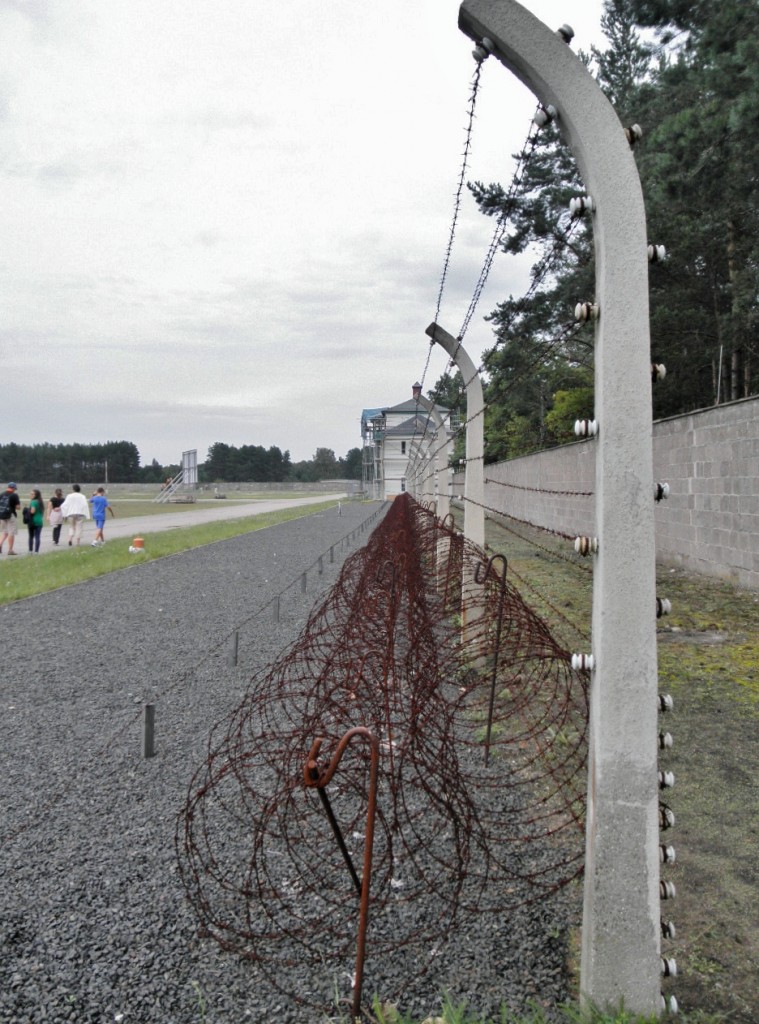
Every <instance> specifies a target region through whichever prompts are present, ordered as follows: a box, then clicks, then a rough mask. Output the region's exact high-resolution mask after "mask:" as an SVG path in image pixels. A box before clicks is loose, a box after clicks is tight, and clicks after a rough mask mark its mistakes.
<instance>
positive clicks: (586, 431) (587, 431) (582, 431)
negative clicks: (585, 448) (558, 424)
mask: <svg viewBox="0 0 759 1024" xmlns="http://www.w3.org/2000/svg"><path fill="white" fill-rule="evenodd" d="M597 434H598V423H596V421H595V420H575V435H576V436H577V437H595V436H596V435H597Z"/></svg>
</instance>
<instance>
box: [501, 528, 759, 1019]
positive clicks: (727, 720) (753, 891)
mask: <svg viewBox="0 0 759 1024" xmlns="http://www.w3.org/2000/svg"><path fill="white" fill-rule="evenodd" d="M486 539H487V544H488V546H489V547H490V548H491V549H492V550H493V551H499V552H501V553H503V554H505V555H506V556H507V559H508V563H509V578H510V579H511V580H512V582H514V583H515V584H516V585H517V586H518V588H519V589H520V591H521V593H522V595H523V597H524V598H525V600H526V601H527V603H528V604H529V605H531V606H532V607H533V608H534V609H535V610H536V611H537V612H538V613H539V614H541V615H542V616H543V617H544V618H545V619H547V620H548V621H549V622H550V623H551V626H552V629H553V630H554V632H555V633H556V635H557V636H558V637H559V638H560V639H561V641H562V642H563V643H565V644H566V646H567V647H568V648H569V649H571V650H578V649H579V650H583V649H586V648H585V647H583V646H579V647H578V644H580V643H581V642H582V641H583V640H584V641H585V642H586V643H587V640H588V638H589V634H590V604H591V592H592V569H591V565H590V563H589V561H588V560H582V559H580V558H579V557H578V556H575V554H574V552H573V551H572V550H571V544H570V543H569V542H567V541H564V540H560V539H559V538H556V537H552V536H551V535H547V534H545V533H540V532H538V531H533V530H531V529H529V528H526V527H523V526H521V525H519V526H515V527H514V528H513V529H512V528H508V529H507V528H504V526H503V525H498V524H496V523H494V522H488V524H487V530H486ZM657 596H659V597H662V598H668V599H669V600H670V601H671V603H672V612H671V614H670V615H669V616H668V617H666V618H665V619H661V620H659V626H658V639H659V691H660V693H669V694H671V695H672V697H673V699H674V710H673V711H672V713H670V714H668V715H666V716H662V719H661V728H662V730H664V731H668V732H670V733H671V734H672V737H673V739H674V746H673V748H672V749H671V750H668V751H664V752H662V757H661V767H663V768H664V767H666V768H667V769H668V770H670V771H672V772H674V774H675V779H676V783H675V787H674V788H673V789H672V790H670V791H667V800H666V802H667V804H668V806H669V807H671V809H672V811H673V812H674V814H675V818H676V822H675V826H674V827H673V828H672V829H671V830H668V831H667V832H666V833H664V832H663V833H662V842H667V843H670V844H671V845H672V846H674V848H675V851H676V855H677V860H676V863H675V864H674V865H671V866H669V865H668V866H665V867H664V868H663V869H662V878H666V879H668V880H671V881H673V882H674V883H675V886H676V889H677V896H676V898H675V899H674V900H673V901H672V902H669V901H667V902H666V903H662V914H663V916H664V917H666V918H667V919H668V920H672V921H673V922H674V924H675V926H676V936H675V938H674V939H673V940H663V942H662V953H663V955H665V956H667V957H674V958H675V959H676V961H677V967H678V976H677V978H675V979H672V980H670V981H668V982H667V983H666V985H663V988H666V991H667V992H669V993H673V994H674V995H675V996H676V998H677V1000H678V1003H679V1005H680V1009H681V1011H682V1014H683V1015H684V1016H685V1017H686V1019H687V1021H688V1024H696V1022H699V1024H701V1022H702V1024H707V1022H708V1024H718V1022H719V1024H722V1022H724V1024H756V1022H757V1021H759V857H758V856H757V853H758V850H757V846H758V840H759V735H758V731H757V730H758V727H759V594H757V593H754V592H750V591H742V590H739V589H737V588H734V587H732V586H731V585H729V584H725V583H721V582H719V581H715V580H710V579H707V578H705V577H701V576H695V575H693V574H689V573H685V572H683V571H681V570H673V569H669V568H667V567H664V566H661V567H659V570H658V573H657ZM665 762H666V763H665Z"/></svg>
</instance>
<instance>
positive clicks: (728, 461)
mask: <svg viewBox="0 0 759 1024" xmlns="http://www.w3.org/2000/svg"><path fill="white" fill-rule="evenodd" d="M653 456H654V480H655V481H658V482H661V483H668V484H669V486H670V497H669V498H668V499H666V500H664V501H661V502H659V503H658V504H657V506H656V513H655V519H656V552H657V558H658V559H659V561H661V562H663V563H665V564H668V565H677V566H681V567H682V568H685V569H690V570H692V571H694V572H698V573H703V574H704V575H707V576H715V577H719V578H721V579H726V580H730V581H732V582H734V583H737V584H739V585H740V586H743V587H748V588H751V589H757V590H759V398H748V399H744V400H742V401H739V402H730V403H727V404H725V405H719V406H714V407H713V408H711V409H703V410H699V411H697V412H693V413H688V414H686V415H684V416H673V417H670V418H669V419H665V420H659V421H657V422H656V423H654V427H653ZM594 489H595V442H594V441H592V440H591V441H579V442H577V443H575V444H569V445H564V446H563V447H561V448H553V449H551V450H550V451H545V452H539V453H537V454H535V455H527V456H524V457H523V458H520V459H512V460H509V461H508V462H499V463H496V464H494V465H491V466H486V467H485V504H486V505H487V507H488V508H489V509H492V510H495V511H498V512H503V513H505V514H506V515H509V516H512V517H513V518H515V519H517V520H522V521H524V522H529V523H533V524H535V525H537V526H540V527H543V528H544V529H548V530H553V531H555V532H557V533H566V534H571V535H572V536H574V535H585V536H593V535H594V532H595V527H594V519H595V515H594V498H593V496H592V495H593V491H594ZM456 490H457V491H458V490H459V488H458V487H457V488H456ZM652 500H653V495H652Z"/></svg>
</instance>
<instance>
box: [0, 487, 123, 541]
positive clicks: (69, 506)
mask: <svg viewBox="0 0 759 1024" xmlns="http://www.w3.org/2000/svg"><path fill="white" fill-rule="evenodd" d="M90 505H92V518H93V519H94V521H95V539H94V540H93V542H92V546H93V547H99V546H100V545H101V544H104V543H105V537H104V535H103V531H104V529H105V517H106V512H110V513H111V515H112V516H114V515H115V514H116V513H115V512H114V511H113V508H112V506H111V505H110V503H109V501H108V498H107V497H106V493H105V488H103V487H98V489H97V490H96V491H95V493H94V494H93V495H92V497H91V498H90V499H89V502H88V501H87V498H85V496H84V495H83V494H82V489H81V487H80V486H79V484H74V486H73V488H72V490H71V493H70V494H67V495H66V497H65V498H64V496H63V491H62V490H61V489H60V487H57V488H56V489H55V494H54V495H53V496H52V498H50V499H49V501H48V503H47V509H45V503H44V501H43V498H42V494H41V493H40V491H39V489H38V488H36V487H33V488H32V490H31V492H30V495H29V504H28V505H25V506H24V508H23V510H22V521H23V522H24V523H25V524H26V527H27V530H28V532H29V552H30V554H39V550H40V542H41V540H42V527H43V526H44V522H45V515H47V521H48V522H49V523H50V525H51V526H52V528H53V544H55V545H58V544H59V543H60V539H61V530H62V529H63V521H64V520H67V521H68V526H69V547H73V546H75V545H76V546H77V547H78V546H79V545H80V544H81V541H82V529H83V526H84V521H85V519H89V518H90ZM20 507H21V498H19V496H18V485H17V484H15V483H14V482H13V481H11V482H10V483H9V484H8V486H7V487H6V489H5V491H4V492H2V493H1V494H0V555H1V554H2V553H3V545H4V544H5V542H6V540H7V542H8V554H9V555H15V554H17V552H16V551H14V550H13V547H14V544H15V540H16V536H17V534H18V514H19V509H20Z"/></svg>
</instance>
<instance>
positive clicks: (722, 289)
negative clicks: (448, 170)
mask: <svg viewBox="0 0 759 1024" xmlns="http://www.w3.org/2000/svg"><path fill="white" fill-rule="evenodd" d="M601 27H602V29H603V32H604V35H605V37H606V39H607V40H608V46H607V47H606V48H595V47H594V48H592V49H591V52H590V53H586V54H583V53H580V57H581V59H583V60H584V61H585V63H586V64H587V66H588V67H589V69H590V70H591V72H592V73H593V74H594V75H595V77H596V79H597V81H598V82H599V84H600V86H601V88H602V89H603V90H604V92H605V94H606V96H607V97H608V98H609V100H610V101H611V102H612V104H613V105H614V107H615V109H616V111H617V113H618V115H619V117H620V120H621V122H622V124H623V125H625V126H631V125H633V124H639V125H640V126H641V127H642V129H643V135H642V137H641V138H640V139H639V140H638V141H637V142H636V144H635V147H634V153H635V158H636V161H637V165H638V170H639V173H640V178H641V184H642V187H643V193H644V198H645V203H646V213H647V221H648V236H649V240H650V241H651V242H652V243H654V244H656V245H663V246H664V247H665V248H666V250H667V257H666V259H665V260H664V262H662V263H660V264H658V265H656V266H653V265H652V268H651V274H650V300H651V311H650V316H651V339H652V350H651V358H652V362H655V363H663V364H664V365H665V367H666V371H667V372H666V377H665V379H664V380H663V381H661V382H660V383H657V385H656V387H655V388H654V393H653V403H654V415H655V417H657V418H660V417H663V416H670V415H676V414H680V413H684V412H688V411H690V410H693V409H697V408H702V407H707V406H711V405H714V404H718V403H721V402H724V401H729V400H735V399H739V398H746V397H749V396H751V395H755V394H757V393H759V343H758V341H757V321H758V320H759V202H758V201H757V200H759V195H757V192H758V191H759V132H758V131H757V128H758V127H759V71H758V70H757V69H759V4H757V3H756V2H754V0H751V2H749V0H723V2H721V3H720V4H712V3H709V2H707V0H606V2H605V4H604V13H603V18H602V22H601ZM469 190H470V192H471V194H472V195H473V197H474V199H475V201H476V203H477V206H478V208H479V210H480V211H481V212H482V213H483V214H484V215H485V216H489V217H495V218H503V223H504V224H506V230H505V233H504V235H503V239H502V245H501V248H502V250H503V251H504V252H506V253H512V254H517V253H522V252H524V251H526V250H530V251H536V252H537V254H538V258H537V261H536V263H535V265H534V267H533V281H532V284H533V287H531V288H530V290H529V291H528V292H527V294H526V295H525V296H518V297H515V296H509V297H508V298H504V300H503V301H502V302H501V303H499V304H498V306H497V308H496V309H495V310H493V311H491V312H490V314H489V315H488V316H487V317H486V319H487V320H488V321H489V322H490V323H491V324H492V326H493V333H494V343H493V345H492V347H491V348H490V350H489V351H488V352H487V353H486V354H485V356H484V367H485V381H486V389H485V390H486V402H487V414H486V420H485V430H486V441H487V446H486V451H487V458H488V460H489V461H494V460H497V459H503V458H510V457H514V456H517V455H521V454H525V453H528V452H531V451H535V450H539V449H541V448H544V447H548V446H551V445H555V444H558V443H562V442H564V441H567V440H572V439H573V437H574V435H573V424H574V421H575V419H578V418H585V417H590V416H591V415H592V411H593V327H592V325H588V326H584V327H582V328H579V329H578V327H577V326H576V325H575V324H574V323H573V318H574V308H575V305H576V304H577V303H578V302H585V301H588V300H590V299H592V297H593V291H594V281H595V271H594V263H593V261H594V254H593V245H592V231H591V227H590V224H589V223H588V218H587V217H586V218H583V219H578V218H575V217H573V216H572V214H571V213H570V212H569V203H570V200H571V199H572V198H573V197H575V196H578V195H583V194H584V186H583V184H582V182H581V180H580V178H579V174H578V172H577V168H576V166H575V164H574V161H573V159H572V157H571V154H570V153H569V151H568V149H567V147H566V146H565V145H564V143H563V142H562V141H561V139H560V136H559V132H558V129H557V127H556V125H555V124H550V125H548V126H547V127H546V128H544V129H542V130H541V132H540V134H539V136H538V141H537V144H536V147H535V149H534V150H533V152H532V154H531V156H530V158H529V161H528V162H527V164H526V166H525V169H524V173H523V174H522V176H521V179H520V180H519V182H518V183H517V185H516V188H515V189H511V190H510V189H509V187H508V184H507V185H506V186H504V185H503V184H501V183H483V182H479V181H475V182H470V183H469ZM546 268H549V269H548V272H546ZM460 383H463V382H460ZM460 383H457V382H456V381H455V380H454V381H453V382H452V381H451V380H450V379H449V380H444V379H443V378H441V380H440V381H438V383H437V385H436V387H435V388H434V389H433V390H432V391H431V392H430V397H431V398H434V399H435V400H437V401H441V404H444V405H445V404H449V405H451V407H452V408H454V409H455V408H460V409H461V410H462V411H463V410H464V408H465V400H463V394H462V388H461V386H460ZM446 399H447V401H446Z"/></svg>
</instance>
